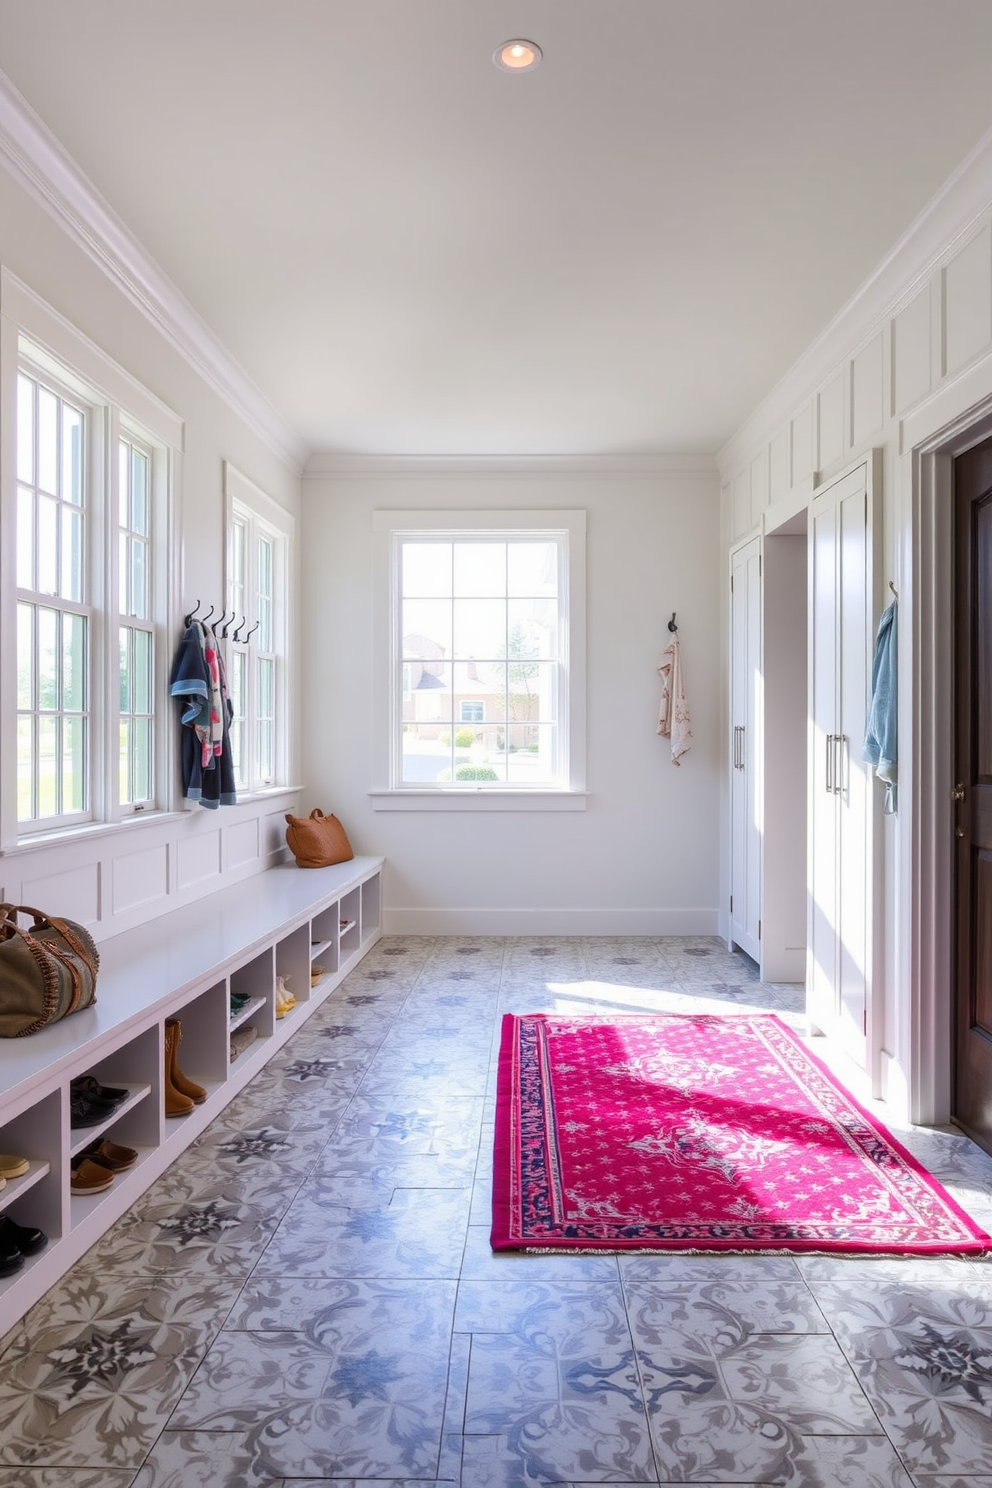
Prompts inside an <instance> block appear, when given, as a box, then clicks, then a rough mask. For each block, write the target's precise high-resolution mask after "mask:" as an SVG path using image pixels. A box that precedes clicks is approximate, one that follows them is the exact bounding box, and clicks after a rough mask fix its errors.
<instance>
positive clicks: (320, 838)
mask: <svg viewBox="0 0 992 1488" xmlns="http://www.w3.org/2000/svg"><path fill="white" fill-rule="evenodd" d="M286 842H287V844H288V845H289V850H290V852H291V853H292V854H293V857H294V858H295V859H296V864H297V867H298V868H328V867H330V865H331V864H332V863H347V862H348V861H349V859H351V858H353V857H354V856H355V854H354V853H353V852H352V850H351V843H350V842H349V841H348V834H347V832H346V831H345V829H344V827H343V826H342V825H341V823H340V822H339V821H338V819H337V817H336V816H325V815H324V813H323V812H322V811H321V810H319V809H318V808H317V807H316V806H315V807H314V809H313V810H312V811H311V813H310V815H309V816H291V815H290V814H289V812H288V811H287V813H286Z"/></svg>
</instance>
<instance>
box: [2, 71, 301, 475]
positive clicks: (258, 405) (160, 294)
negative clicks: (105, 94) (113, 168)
mask: <svg viewBox="0 0 992 1488" xmlns="http://www.w3.org/2000/svg"><path fill="white" fill-rule="evenodd" d="M0 162H2V163H3V165H4V166H6V168H7V170H8V171H9V173H10V174H11V175H12V176H13V177H14V179H15V180H16V181H17V182H18V184H19V185H20V186H22V187H23V188H24V189H25V190H26V191H27V192H28V194H29V195H30V196H31V197H32V198H33V200H34V201H36V202H38V203H39V204H40V205H41V206H42V207H43V208H44V209H45V211H47V212H48V214H49V215H50V216H51V217H53V218H54V219H55V220H56V222H58V224H59V226H60V227H61V228H62V229H63V230H64V231H65V232H66V233H67V234H68V236H69V237H70V238H72V240H73V242H75V243H76V244H77V246H78V247H80V248H81V249H82V250H83V252H84V253H86V255H87V256H88V257H89V258H90V259H91V260H92V261H93V263H95V264H96V265H97V267H98V268H100V269H101V270H102V271H103V273H104V274H106V276H107V278H108V279H110V280H111V281H112V283H113V284H114V285H115V286H116V287H117V288H118V289H119V290H120V291H121V292H122V293H123V294H124V295H126V297H127V298H128V299H129V300H130V301H131V303H132V304H133V305H136V306H137V308H138V309H139V310H140V311H141V313H142V314H143V315H144V316H145V317H146V318H147V319H148V320H149V321H150V322H151V323H152V325H154V326H155V328H156V330H157V331H159V332H160V334H161V335H162V336H164V337H165V339H166V341H168V342H169V344H170V345H171V346H173V347H174V348H175V350H176V351H178V352H179V353H180V355H181V356H182V357H184V358H185V360H186V361H187V362H188V363H189V364H190V366H191V367H193V368H194V370H195V371H196V372H197V373H198V374H199V375H200V376H201V377H202V378H203V379H204V381H205V382H207V383H208V384H209V386H210V387H211V388H212V389H213V390H214V392H215V393H217V394H218V395H219V397H221V398H222V399H223V400H224V402H225V403H227V404H228V405H229V407H231V408H232V409H233V410H234V411H235V413H237V414H238V415H239V416H240V417H241V418H243V419H244V420H245V422H246V423H247V424H249V426H250V427H251V428H252V429H254V430H255V432H256V433H257V434H258V435H259V437H260V438H261V439H262V440H264V442H265V443H266V444H267V445H268V446H269V448H270V449H271V450H272V451H273V453H274V454H276V455H277V456H278V457H279V459H280V460H282V461H284V462H285V463H286V464H287V465H289V466H290V468H291V469H292V470H293V471H294V472H295V474H297V475H300V474H301V473H302V471H303V468H304V466H305V465H306V461H307V455H308V453H309V451H308V448H307V446H306V445H305V443H304V442H303V440H302V439H301V438H300V436H299V435H298V434H297V433H296V431H295V430H294V429H293V428H292V427H291V426H290V425H289V424H288V423H287V422H286V420H285V419H284V418H283V417H282V415H281V414H280V413H279V412H278V410H277V409H275V408H274V407H273V406H272V404H271V403H270V402H269V401H268V399H267V398H266V397H265V395H264V393H263V392H262V391H261V389H260V388H258V387H257V386H256V384H255V383H254V382H252V380H251V378H250V377H249V376H248V374H247V373H246V372H245V371H244V370H243V368H242V367H240V366H239V365H238V363H237V362H236V361H235V360H234V358H233V357H232V356H231V354H230V352H229V351H228V350H227V348H226V347H225V346H224V344H223V343H222V342H221V341H220V339H219V338H218V337H217V336H216V335H215V334H214V332H213V331H212V330H211V329H210V327H209V326H208V325H207V323H206V321H205V320H203V319H202V317H201V316H200V315H199V314H198V313H197V311H196V310H194V309H193V306H192V305H191V304H190V303H189V301H188V300H187V299H186V298H185V296H184V295H183V294H181V293H180V291H179V290H178V289H177V287H176V286H175V284H173V282H172V280H171V279H169V278H168V276H167V275H166V274H165V273H163V271H162V270H161V269H160V268H159V266H158V265H157V264H156V263H155V261H154V260H153V259H152V258H151V256H150V255H149V254H148V252H147V251H146V250H145V249H144V248H143V247H142V245H141V244H140V243H139V242H138V240H137V238H136V237H135V236H134V234H133V233H131V232H130V230H129V229H128V228H127V227H126V226H125V224H124V222H123V221H122V220H121V218H120V217H118V215H117V213H116V212H115V211H114V210H113V208H112V207H111V206H110V204H109V202H107V201H106V200H105V198H104V197H103V196H101V194H100V193H99V192H98V191H97V189H96V187H95V186H94V185H93V183H92V182H91V181H90V180H89V179H88V178H87V177H86V176H85V175H84V174H83V172H82V171H81V170H80V168H79V166H78V165H77V164H76V162H75V161H74V160H73V158H72V156H71V155H70V154H69V153H68V151H67V150H66V149H65V148H64V146H63V145H62V144H61V142H60V141H59V140H58V139H57V138H56V136H55V135H54V134H53V133H52V132H51V130H50V129H49V128H48V126H47V125H46V124H45V123H44V122H43V121H42V120H41V119H40V118H39V117H38V115H37V114H36V113H35V112H34V110H33V109H32V108H31V106H30V104H29V103H28V102H27V100H26V99H25V98H24V97H23V96H22V95H21V94H20V93H19V92H18V91H17V89H16V88H15V87H14V85H13V83H11V81H10V79H9V78H8V77H6V76H5V75H4V74H3V73H2V72H0Z"/></svg>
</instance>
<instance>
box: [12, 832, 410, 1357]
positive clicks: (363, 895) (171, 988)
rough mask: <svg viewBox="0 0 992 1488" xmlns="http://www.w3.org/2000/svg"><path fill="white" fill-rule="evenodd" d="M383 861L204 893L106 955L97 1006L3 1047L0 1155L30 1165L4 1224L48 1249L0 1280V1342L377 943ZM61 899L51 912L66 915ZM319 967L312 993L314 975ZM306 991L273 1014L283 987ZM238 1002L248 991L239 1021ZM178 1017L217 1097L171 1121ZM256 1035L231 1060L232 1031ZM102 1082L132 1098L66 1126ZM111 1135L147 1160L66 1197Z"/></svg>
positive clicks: (291, 869) (184, 1057)
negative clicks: (74, 1091)
mask: <svg viewBox="0 0 992 1488" xmlns="http://www.w3.org/2000/svg"><path fill="white" fill-rule="evenodd" d="M381 869H382V859H381V858H354V859H353V860H352V861H351V862H350V863H341V864H338V865H337V866H335V867H333V868H314V869H303V868H297V867H295V866H292V865H289V864H285V865H282V866H280V867H278V868H272V869H269V870H268V872H266V873H261V874H259V875H258V876H257V877H255V878H250V879H247V880H245V881H244V882H242V883H239V884H237V885H236V886H232V887H231V888H229V889H223V890H221V891H220V892H219V893H217V894H213V895H210V896H207V897H206V898H204V899H203V900H202V901H201V902H200V903H199V904H198V905H196V906H195V908H185V909H182V910H177V911H175V912H174V913H173V914H169V915H165V916H163V917H162V918H161V919H159V920H157V921H154V922H152V923H150V924H147V925H144V926H142V927H141V928H139V929H137V930H129V931H127V932H125V933H124V934H122V935H117V936H114V937H113V939H111V940H108V941H105V942H104V943H103V944H102V945H101V946H100V974H99V977H98V979H97V1001H96V1003H95V1004H94V1006H93V1007H90V1008H86V1009H84V1011H82V1012H80V1013H74V1014H73V1015H72V1016H71V1017H69V1018H65V1019H63V1021H62V1022H60V1023H55V1024H53V1025H52V1026H51V1027H50V1028H46V1029H43V1030H42V1031H41V1032H40V1033H36V1034H32V1035H31V1036H30V1037H28V1038H23V1039H0V1152H12V1153H18V1154H21V1155H23V1156H24V1157H26V1158H27V1159H28V1162H29V1164H30V1167H29V1169H28V1172H27V1173H26V1174H25V1175H24V1176H23V1177H22V1178H12V1179H8V1180H7V1183H6V1185H5V1186H4V1188H2V1189H0V1215H2V1214H8V1215H9V1216H10V1217H11V1218H12V1219H14V1220H16V1221H17V1222H18V1223H20V1224H25V1225H38V1226H39V1227H40V1228H41V1229H43V1230H44V1231H45V1233H46V1235H47V1236H48V1237H49V1238H48V1245H47V1246H46V1248H45V1249H44V1250H43V1251H41V1252H40V1253H39V1254H38V1255H36V1256H31V1257H28V1258H27V1259H26V1261H25V1264H24V1266H23V1267H22V1268H21V1269H20V1270H19V1271H16V1272H15V1273H14V1274H13V1275H12V1276H6V1277H2V1278H0V1335H2V1334H3V1333H5V1332H6V1330H7V1329H8V1328H10V1327H12V1326H13V1324H14V1323H16V1322H17V1320H18V1319H19V1318H20V1317H22V1316H23V1314H24V1313H25V1312H26V1311H27V1309H28V1308H29V1307H30V1306H31V1305H32V1303H33V1302H35V1301H37V1299H38V1298H39V1297H40V1296H41V1295H42V1294H43V1293H44V1292H45V1291H47V1289H48V1288H49V1287H50V1286H52V1285H53V1284H54V1283H55V1282H56V1281H57V1280H58V1279H59V1277H60V1276H62V1275H64V1273H65V1272H66V1271H67V1270H68V1268H69V1267H70V1266H71V1265H72V1264H73V1262H74V1261H76V1260H78V1258H79V1257H80V1256H81V1255H82V1254H83V1253H84V1252H85V1251H86V1250H87V1249H88V1248H89V1247H90V1246H91V1245H92V1244H93V1243H94V1242H95V1241H96V1240H97V1239H98V1238H99V1237H100V1235H102V1234H103V1233H104V1231H105V1230H106V1229H108V1228H109V1226H110V1225H111V1224H113V1223H114V1221H115V1220H116V1219H118V1218H120V1216H121V1215H122V1214H124V1213H125V1212H126V1210H127V1209H128V1208H129V1207H130V1206H131V1204H133V1203H134V1201H135V1199H137V1197H138V1196H139V1195H140V1194H141V1193H143V1192H144V1190H145V1189H146V1188H147V1187H148V1186H149V1185H150V1184H151V1183H152V1182H153V1181H154V1180H155V1179H156V1178H157V1177H158V1176H159V1174H160V1173H162V1172H163V1171H164V1170H165V1168H166V1167H167V1166H168V1165H169V1163H171V1162H172V1161H173V1160H174V1159H175V1158H176V1157H178V1156H179V1154H180V1153H181V1152H182V1151H183V1149H184V1148H185V1147H187V1146H188V1145H189V1143H190V1142H191V1141H192V1140H193V1138H194V1137H196V1136H197V1135H198V1134H199V1133H200V1132H201V1131H202V1130H203V1128H204V1127H205V1126H206V1125H207V1124H208V1123H209V1122H210V1121H211V1120H212V1119H213V1117H214V1116H216V1115H217V1113H218V1112H219V1111H220V1110H221V1109H222V1108H223V1107H224V1106H225V1105H226V1104H227V1102H228V1101H230V1100H231V1099H232V1098H233V1097H234V1096H235V1095H236V1094H237V1093H238V1091H239V1090H240V1089H241V1088H242V1087H243V1086H244V1085H245V1084H246V1082H247V1081H248V1080H249V1079H250V1078H251V1076H252V1075H253V1074H254V1073H256V1072H257V1071H258V1070H259V1069H260V1068H261V1067H262V1066H263V1065H264V1064H265V1062H266V1060H267V1059H269V1058H270V1057H271V1056H272V1054H273V1053H274V1052H275V1050H276V1049H278V1048H280V1047H281V1045H282V1044H283V1043H285V1041H286V1039H287V1038H289V1037H291V1035H292V1033H293V1030H294V1029H295V1028H298V1027H299V1026H300V1025H301V1023H302V1022H303V1021H304V1020H305V1019H306V1018H307V1017H308V1016H309V1015H310V1013H311V1012H313V1010H314V1009H315V1008H316V1007H318V1006H319V1005H320V1004H321V1003H322V1002H323V1001H324V1000H325V999H326V998H327V997H328V996H329V995H330V994H331V993H332V992H333V991H334V989H335V988H336V987H337V986H338V985H339V983H340V982H341V981H342V980H343V978H344V977H345V976H346V975H347V974H348V972H349V971H350V970H351V969H352V967H353V966H354V965H356V963H357V962H358V961H359V960H360V959H361V957H362V956H363V955H364V954H365V953H366V951H368V950H369V949H370V947H371V946H372V945H373V944H374V943H375V941H376V940H378V938H379V935H380V933H381V929H380V927H381V921H380V905H381V898H380V875H381ZM58 910H59V906H58V905H53V906H52V911H53V912H54V913H58ZM315 962H316V963H318V964H319V965H320V966H321V967H322V968H323V970H322V972H321V974H320V976H319V978H318V979H317V981H316V985H313V986H312V985H311V980H312V968H313V964H314V963H315ZM279 976H282V977H284V978H285V980H286V985H287V987H288V989H289V991H291V992H292V993H293V996H294V997H295V998H296V1006H295V1007H294V1008H292V1009H291V1010H290V1011H289V1012H288V1013H287V1014H286V1016H285V1017H284V1018H281V1019H280V1018H277V1017H276V997H275V987H276V978H277V977H279ZM232 994H242V995H243V996H247V999H248V1001H247V1002H246V1003H242V1004H241V1006H240V1008H239V1011H238V1012H237V1013H232V1010H231V997H232ZM172 1020H175V1021H177V1022H178V1024H179V1031H180V1041H179V1046H178V1064H179V1068H180V1069H181V1070H182V1072H183V1074H184V1075H185V1076H186V1077H187V1078H188V1079H189V1080H192V1081H195V1082H196V1083H197V1084H198V1085H202V1086H203V1087H204V1089H205V1090H206V1092H207V1097H206V1100H205V1101H204V1102H203V1104H202V1105H198V1106H195V1107H194V1109H193V1110H192V1111H191V1112H189V1114H188V1115H185V1116H178V1117H177V1116H171V1117H167V1116H166V1114H165V1099H164V1070H165V1033H166V1023H167V1022H171V1021H172ZM245 1022H248V1023H251V1024H252V1025H253V1026H254V1028H255V1034H256V1036H255V1039H254V1041H253V1042H252V1043H251V1044H250V1045H249V1046H248V1047H247V1049H246V1050H245V1051H244V1052H243V1053H242V1054H240V1055H239V1057H238V1058H237V1059H235V1060H234V1061H233V1062H232V1060H231V1032H232V1029H233V1028H234V1027H238V1026H240V1025H241V1024H243V1023H245ZM80 1075H94V1076H95V1077H96V1079H97V1080H98V1081H99V1082H100V1084H101V1085H112V1086H117V1087H126V1088H127V1089H128V1091H129V1095H128V1097H127V1099H126V1100H125V1101H123V1102H122V1103H121V1104H120V1106H119V1107H118V1108H117V1109H116V1110H114V1111H113V1112H111V1113H110V1114H109V1115H108V1116H107V1117H106V1118H105V1119H104V1120H103V1121H102V1122H101V1123H99V1124H98V1125H96V1126H91V1127H84V1128H75V1127H73V1126H72V1125H71V1123H70V1109H69V1093H70V1084H71V1082H72V1080H74V1079H75V1078H77V1077H78V1076H80ZM101 1137H107V1138H109V1139H110V1140H111V1141H113V1142H117V1143H120V1144H122V1145H123V1146H127V1147H133V1148H135V1149H136V1151H137V1152H138V1161H137V1163H136V1164H135V1166H134V1167H133V1168H130V1169H128V1170H127V1171H126V1172H123V1173H118V1174H116V1175H115V1177H114V1181H113V1183H112V1184H111V1185H110V1187H109V1188H107V1189H104V1190H103V1191H101V1192H100V1193H97V1194H86V1195H73V1194H71V1193H70V1163H71V1161H72V1159H73V1158H74V1157H75V1156H76V1155H78V1154H79V1153H80V1152H81V1151H82V1150H83V1149H84V1148H85V1147H87V1146H89V1145H90V1143H91V1142H95V1141H97V1140H98V1139H99V1138H101Z"/></svg>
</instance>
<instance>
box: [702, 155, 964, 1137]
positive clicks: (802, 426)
mask: <svg viewBox="0 0 992 1488" xmlns="http://www.w3.org/2000/svg"><path fill="white" fill-rule="evenodd" d="M990 419H992V135H990V136H988V137H987V138H986V139H985V140H983V141H982V142H981V143H980V144H979V146H978V147H976V149H975V150H974V151H973V152H972V153H971V155H970V156H969V157H968V159H967V160H966V161H965V162H964V163H963V164H962V166H961V168H960V169H959V170H958V171H957V172H955V174H954V175H953V176H952V177H951V178H950V179H949V180H948V182H946V183H945V185H944V187H943V188H942V189H941V191H940V193H938V195H937V196H936V197H935V198H934V200H933V202H932V203H931V204H930V206H929V207H928V208H927V209H926V210H925V211H924V212H923V213H922V214H921V216H920V217H919V218H918V219H917V221H916V222H915V223H914V224H913V225H912V226H911V227H910V229H909V230H908V231H907V233H906V234H905V235H904V237H903V238H902V239H901V240H900V241H899V242H898V243H897V244H895V245H894V247H893V248H892V250H891V252H890V253H889V254H888V255H887V256H886V258H885V260H883V262H882V263H881V264H880V265H879V268H878V269H877V270H876V272H875V274H874V275H873V276H872V277H871V279H870V280H869V281H867V283H866V284H865V285H864V286H862V288H861V289H860V290H859V291H858V292H857V294H856V295H855V296H854V297H853V299H852V300H851V301H850V303H849V304H848V305H847V306H845V307H844V309H843V310H842V311H841V312H840V314H839V315H838V316H837V317H836V318H835V320H834V321H832V322H831V324H830V325H829V326H827V327H826V329H825V330H824V332H823V333H822V334H821V336H820V337H819V338H818V339H817V340H816V341H815V342H814V343H813V344H812V345H811V346H810V347H809V349H808V350H807V352H806V353H805V354H804V355H803V357H802V358H800V360H799V362H798V363H797V364H796V366H795V367H794V368H793V369H792V370H791V372H790V373H789V374H788V375H787V376H786V377H785V378H784V379H783V380H782V382H781V383H779V385H778V386H777V387H776V388H775V389H774V390H773V391H772V392H771V393H770V394H769V397H768V398H767V399H766V400H765V401H764V402H763V403H762V404H760V405H759V407H758V408H757V409H755V410H754V412H753V413H752V414H751V416H750V417H749V418H748V420H747V421H746V423H745V424H744V425H743V426H742V428H741V429H740V430H739V431H738V432H737V434H735V436H734V437H733V439H731V440H730V442H729V443H728V444H727V446H726V447H725V449H724V450H723V451H722V452H721V455H720V458H719V465H720V478H721V522H722V535H723V543H724V546H725V548H726V547H729V546H731V545H732V544H736V543H737V542H739V541H741V540H742V539H743V538H745V537H746V536H748V535H749V534H752V533H756V532H761V531H771V530H774V529H776V528H778V527H779V526H780V524H781V523H782V522H783V521H786V520H787V519H789V517H790V516H792V515H793V514H795V513H798V512H801V511H802V510H803V508H805V507H806V506H807V505H808V502H809V500H810V498H811V496H812V494H813V492H814V490H815V489H816V488H817V487H818V486H820V485H821V484H823V483H824V482H825V481H827V480H829V479H831V478H832V477H833V476H834V475H836V474H837V473H838V472H839V471H841V470H843V469H844V468H845V467H846V466H847V465H849V464H851V463H853V462H854V461H855V460H856V459H857V458H858V457H860V456H862V455H864V453H865V452H866V451H868V450H870V449H872V448H876V449H879V450H880V451H881V454H882V503H881V505H882V532H881V533H880V534H876V538H877V539H878V538H879V537H880V539H881V545H882V555H883V556H882V564H883V574H884V579H885V580H892V581H893V582H894V584H895V586H896V588H897V589H898V591H899V596H900V613H899V654H900V678H899V686H900V710H899V711H900V716H899V754H900V766H899V770H900V793H899V813H898V815H897V816H895V817H884V818H883V817H881V814H880V813H881V792H880V791H879V792H878V793H877V796H876V809H877V810H878V812H879V830H880V832H881V834H882V839H883V841H882V863H881V870H880V871H881V882H880V883H879V884H878V885H877V890H878V892H877V895H876V909H875V920H876V923H875V935H876V937H881V940H882V944H883V946H884V953H883V958H882V959H883V962H884V966H883V969H882V985H881V987H877V988H876V998H875V1016H876V1017H878V1015H879V1013H881V1023H882V1028H883V1033H882V1048H881V1051H880V1061H879V1069H878V1071H877V1074H878V1077H879V1080H880V1084H881V1089H882V1093H883V1094H885V1095H887V1096H888V1098H890V1099H891V1100H892V1101H893V1102H894V1103H895V1104H896V1105H898V1106H905V1107H907V1108H908V1109H909V1111H910V1112H911V1114H912V1115H913V1116H914V1117H915V1118H916V1119H918V1120H921V1121H943V1120H946V1119H947V1118H948V1114H949V1111H950V997H949V992H948V989H949V987H950V986H951V962H950V933H949V924H948V921H949V907H950V900H949V882H950V876H949V846H948V844H949V842H950V838H951V833H952V830H953V823H952V822H951V820H950V815H949V808H948V807H947V805H946V802H947V798H948V788H949V785H950V778H949V775H948V774H947V771H948V770H949V753H950V737H951V722H950V716H949V709H948V707H947V701H948V696H949V694H948V690H947V689H948V687H949V684H947V681H946V679H947V676H948V674H949V665H950V658H951V635H950V614H949V598H948V596H949V579H948V575H949V571H950V568H949V545H950V524H949V521H948V518H947V504H948V499H949V495H950V487H949V480H948V479H943V478H942V476H941V469H939V468H938V467H937V466H936V465H935V464H934V463H932V462H933V461H935V460H936V458H937V452H941V451H942V452H943V453H944V455H945V456H949V455H951V454H953V453H957V452H959V451H960V450H961V449H962V448H966V447H967V446H968V444H969V443H975V442H977V441H978V440H979V439H980V438H984V437H986V436H987V435H988V433H989V428H990ZM928 462H931V463H928ZM942 469H943V472H944V474H945V475H946V471H947V465H946V461H945V464H944V466H943V467H942ZM934 534H936V537H937V541H936V543H935V541H934ZM882 592H883V595H884V598H883V601H882V605H883V607H884V604H886V603H888V601H889V600H890V599H891V595H890V594H889V592H888V589H887V587H886V586H885V584H884V583H883V586H882ZM725 666H726V657H725ZM728 775H729V763H727V762H725V767H724V771H723V775H722V782H721V788H722V790H723V792H724V793H725V794H726V792H727V784H726V781H727V778H728ZM728 876H729V864H728V862H727V855H726V847H725V838H724V850H723V862H722V866H721V879H722V882H724V883H726V882H727V881H728ZM723 897H724V896H723V895H722V894H721V902H723ZM879 922H880V923H879Z"/></svg>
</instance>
